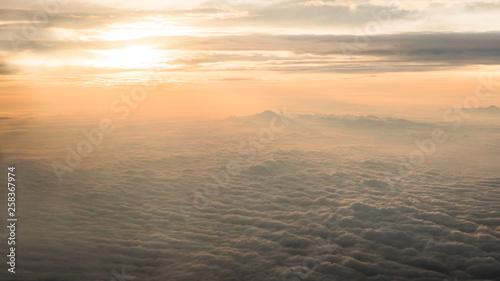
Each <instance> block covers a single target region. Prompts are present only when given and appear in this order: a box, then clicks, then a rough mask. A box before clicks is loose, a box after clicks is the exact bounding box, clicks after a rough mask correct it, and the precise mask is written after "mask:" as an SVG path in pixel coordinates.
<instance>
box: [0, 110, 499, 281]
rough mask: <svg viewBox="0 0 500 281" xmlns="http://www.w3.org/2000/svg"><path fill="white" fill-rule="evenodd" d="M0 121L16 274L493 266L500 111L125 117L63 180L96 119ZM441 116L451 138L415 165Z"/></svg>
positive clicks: (134, 275)
mask: <svg viewBox="0 0 500 281" xmlns="http://www.w3.org/2000/svg"><path fill="white" fill-rule="evenodd" d="M496 118H498V116H497V117H496ZM273 120H274V121H273ZM497 120H498V119H497ZM0 122H1V123H0V124H1V129H0V135H1V138H2V140H11V141H6V142H4V143H2V152H1V157H2V158H1V159H0V162H1V163H2V167H7V165H10V164H14V165H16V167H17V169H16V173H17V174H16V176H17V177H18V181H17V183H18V210H17V213H18V218H19V222H18V230H17V235H18V238H17V239H18V246H17V247H18V250H17V254H18V263H17V270H16V271H17V273H16V277H15V278H17V279H18V280H54V281H55V280H75V281H77V280H119V281H122V280H176V281H190V280H193V281H194V280H206V281H209V280H235V281H236V280H275V281H280V280H293V281H298V280H309V281H326V280H436V281H438V280H439V281H442V280H500V208H499V206H500V205H499V199H500V189H499V188H500V176H499V175H500V173H499V172H500V161H499V160H498V159H500V144H499V142H498V140H499V137H500V124H497V125H495V123H494V122H490V123H474V122H470V123H468V124H467V125H464V126H462V127H461V128H460V129H459V130H447V128H448V127H447V126H449V125H448V124H442V123H439V122H436V123H429V122H427V123H419V122H413V121H409V120H404V119H395V118H390V117H377V116H363V117H360V116H336V115H295V116H289V115H283V114H280V113H274V112H270V111H267V112H263V113H261V114H257V115H254V116H248V117H231V118H228V119H225V120H188V119H166V120H141V121H139V120H131V121H130V122H127V123H126V124H125V125H121V126H117V127H116V128H115V130H114V131H113V132H112V133H110V134H108V135H104V138H103V141H102V143H100V145H98V146H96V147H94V148H93V150H92V151H91V153H89V154H88V155H86V156H85V157H82V158H81V159H80V160H81V161H80V162H79V163H78V165H75V166H74V167H73V168H72V169H71V171H70V170H68V171H65V173H64V174H63V175H62V178H61V179H59V178H58V176H57V174H56V173H55V171H54V167H53V163H54V161H56V162H59V163H60V164H65V163H66V157H67V155H68V150H67V149H66V147H67V146H70V148H71V147H73V148H74V149H75V150H76V149H77V147H76V146H77V145H78V143H79V141H81V140H82V138H83V137H82V136H83V135H82V133H81V130H82V129H88V128H97V127H98V125H94V124H90V122H86V121H82V120H78V119H75V120H70V121H64V122H62V121H57V119H56V118H51V117H43V118H38V119H37V118H35V119H19V118H13V119H7V118H4V119H2V120H0ZM482 124H483V125H482ZM484 124H488V125H484ZM435 128H443V130H444V131H445V132H446V140H444V141H443V142H440V143H435V147H434V150H433V151H432V153H426V152H425V151H423V152H422V153H423V154H422V155H424V158H423V159H418V161H416V160H415V159H413V160H415V161H414V162H418V163H414V164H411V166H409V165H408V163H410V161H411V159H410V158H409V157H410V156H409V155H410V154H411V153H412V152H413V151H415V150H418V149H419V146H418V145H416V141H417V140H418V141H424V140H426V139H429V138H431V134H432V132H433V130H434V129H435ZM424 148H425V147H424ZM427 148H428V149H431V148H432V147H431V146H428V147H427ZM408 159H410V160H408ZM420 160H421V161H420ZM5 174H6V173H5ZM402 174H404V175H405V176H404V177H398V175H402ZM5 176H6V175H3V174H2V180H4V177H5ZM396 177H398V178H397V180H394V179H395V178H396ZM1 192H5V190H2V191H1ZM2 196H3V195H2ZM2 198H5V197H2ZM4 232H5V233H6V232H7V231H6V230H4ZM0 234H1V233H0ZM0 246H1V247H7V246H6V243H5V239H2V238H0ZM1 260H2V261H3V262H4V264H5V262H6V257H5V256H3V257H2V259H1ZM0 277H1V279H2V280H14V278H13V277H12V276H11V275H10V273H8V272H7V270H6V269H5V270H3V271H2V272H0Z"/></svg>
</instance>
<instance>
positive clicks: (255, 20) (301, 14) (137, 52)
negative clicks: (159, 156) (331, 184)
mask: <svg viewBox="0 0 500 281" xmlns="http://www.w3.org/2000/svg"><path fill="white" fill-rule="evenodd" d="M0 8H1V10H0V14H1V21H0V79H1V80H0V98H1V99H2V101H5V102H2V105H0V110H1V111H2V112H5V114H7V115H9V114H11V115H12V114H17V115H19V114H38V115H40V114H42V115H47V114H48V115H50V114H70V113H72V112H73V113H74V112H78V113H85V112H95V111H96V110H97V111H99V110H102V111H106V110H107V111H109V109H108V108H107V107H109V104H108V103H109V100H110V99H111V100H112V99H113V98H114V97H115V96H116V95H119V93H120V92H123V91H126V89H127V87H130V86H131V85H140V84H141V83H145V82H147V81H154V82H155V84H158V86H159V87H157V88H156V89H155V91H154V93H152V94H151V95H150V97H153V98H149V99H148V102H144V103H142V104H141V107H142V108H144V111H145V112H149V113H151V114H153V115H155V114H156V115H162V116H163V115H166V116H216V117H227V116H230V115H242V114H254V113H257V112H261V111H263V110H267V109H272V108H274V107H277V106H282V105H288V106H290V107H294V108H295V110H296V111H297V112H301V113H312V112H315V113H349V112H351V113H352V112H358V113H363V112H364V113H377V114H386V115H390V114H392V115H396V116H398V115H404V114H408V113H409V112H414V113H419V112H420V113H421V112H425V114H433V113H435V112H442V108H448V107H450V106H452V105H453V103H455V102H457V101H461V100H462V99H463V98H464V97H465V96H467V95H470V94H472V93H474V90H475V88H476V86H477V84H478V83H479V82H478V78H479V77H482V76H485V75H492V74H495V73H497V72H498V70H499V66H498V64H499V61H500V60H499V58H500V49H499V46H500V37H499V30H500V23H499V22H498V20H497V15H498V12H499V10H500V1H496V0H475V1H404V2H403V1H402V2H395V1H382V0H371V1H368V0H366V1H362V0H339V1H327V0H310V1H308V0H304V1H301V0H293V1H291V0H283V1H274V0H273V1H243V0H220V1H153V0H147V1H70V0H65V1H55V0H54V1H49V0H42V1H39V2H36V1H11V0H7V1H2V4H1V6H0ZM152 74H154V75H152ZM495 79H496V78H495ZM62 100H64V102H61V101H62ZM430 100H432V102H429V101H430ZM69 104H71V105H69ZM159 104H160V105H161V106H158V105H159ZM499 104H500V102H499V99H498V97H492V98H490V99H488V100H486V101H483V103H482V104H481V106H489V105H499ZM96 105H102V106H101V107H102V108H106V109H96V107H99V106H96ZM5 114H4V115H5Z"/></svg>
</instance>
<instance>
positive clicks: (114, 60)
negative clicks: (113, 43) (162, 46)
mask: <svg viewBox="0 0 500 281" xmlns="http://www.w3.org/2000/svg"><path fill="white" fill-rule="evenodd" d="M92 52H94V53H98V54H102V55H104V58H103V59H100V60H99V61H97V62H96V63H95V66H97V67H116V68H151V67H153V66H155V65H156V64H158V63H159V62H160V60H161V58H162V54H161V51H160V50H156V49H153V48H150V47H146V46H130V47H127V48H124V49H119V50H98V51H92Z"/></svg>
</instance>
